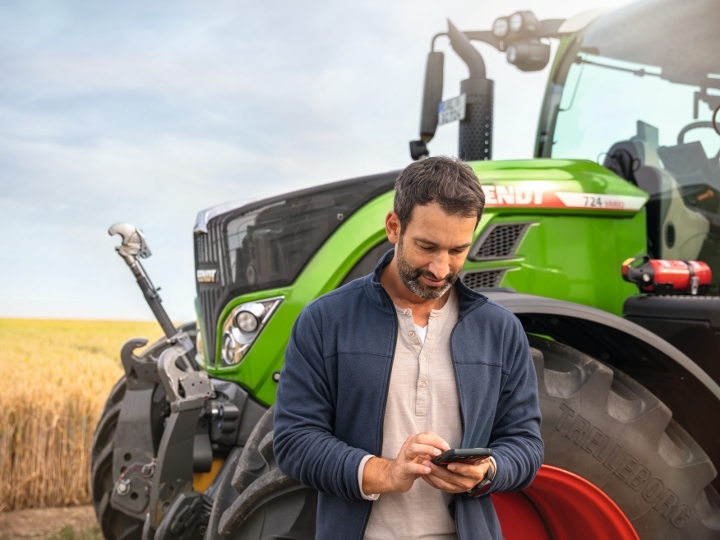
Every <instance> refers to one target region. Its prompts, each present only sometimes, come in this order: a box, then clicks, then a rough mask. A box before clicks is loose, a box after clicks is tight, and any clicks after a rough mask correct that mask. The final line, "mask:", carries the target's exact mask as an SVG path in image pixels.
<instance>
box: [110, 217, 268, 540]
mask: <svg viewBox="0 0 720 540" xmlns="http://www.w3.org/2000/svg"><path fill="white" fill-rule="evenodd" d="M108 232H109V233H110V234H111V235H112V234H119V235H121V237H122V244H121V245H120V246H118V247H117V248H116V249H117V251H118V253H119V254H120V255H121V257H122V258H123V259H124V260H125V262H126V263H127V265H128V266H129V267H130V269H131V270H132V272H133V274H134V275H135V277H136V278H137V281H138V285H139V286H140V288H141V290H142V291H143V295H144V296H145V298H146V300H147V302H148V304H149V305H150V308H151V309H152V311H153V313H154V314H155V316H156V317H157V319H158V322H159V323H160V325H161V327H162V328H163V331H164V332H165V335H166V339H164V340H161V341H159V342H158V343H155V344H154V345H152V346H151V347H149V348H148V349H146V350H145V351H143V353H142V354H140V355H139V356H137V355H135V354H134V351H135V350H136V349H138V348H140V347H143V346H145V345H146V344H147V340H146V339H138V338H135V339H131V340H129V341H128V342H127V343H126V344H125V345H124V346H123V348H122V351H121V359H122V363H123V368H124V370H125V376H126V379H127V390H126V393H125V396H124V398H123V402H122V409H121V411H120V414H119V417H118V423H117V428H116V431H115V437H114V443H115V444H114V449H113V462H112V479H113V481H114V486H113V489H112V494H111V498H110V505H111V506H112V508H113V509H114V510H115V511H118V512H122V513H123V514H125V515H127V516H129V517H131V518H135V519H137V520H139V521H142V522H144V526H143V532H142V538H143V539H144V540H150V539H154V540H163V539H170V538H172V539H178V540H185V539H191V538H202V537H203V536H204V534H205V531H206V528H207V523H208V520H209V516H210V510H211V508H212V492H213V486H211V487H210V488H209V489H208V490H207V491H206V492H205V493H200V492H198V491H196V490H194V489H193V473H195V472H209V471H210V470H211V467H212V461H213V457H214V455H218V456H222V455H224V454H225V453H227V451H228V450H229V449H230V448H232V447H235V446H238V445H240V446H242V445H243V444H244V443H245V441H246V440H247V437H248V436H249V434H250V430H252V427H253V426H254V424H255V423H256V421H257V420H258V419H259V418H260V416H261V415H262V414H263V412H264V408H263V407H262V406H260V405H259V404H257V403H255V402H254V401H252V400H249V399H248V397H249V396H248V394H247V393H246V392H245V391H243V390H242V389H241V388H240V387H239V386H237V385H235V384H232V383H228V382H226V381H220V380H215V381H211V380H210V378H209V377H208V375H207V373H206V372H205V371H202V370H200V368H199V367H198V365H197V363H196V362H195V352H196V351H195V346H194V343H193V340H192V339H191V336H190V335H189V334H188V332H187V331H183V330H187V328H186V327H185V328H183V329H180V330H177V329H176V328H175V327H174V325H173V324H172V322H171V321H170V318H169V317H168V315H167V313H166V312H165V310H164V308H163V307H162V305H161V300H160V296H159V295H158V293H157V289H156V288H155V287H154V286H153V284H152V282H151V281H150V279H149V278H148V277H147V274H146V273H145V270H144V269H143V267H142V265H141V264H140V261H139V260H138V257H143V258H145V257H148V256H149V255H150V251H149V249H148V247H147V244H146V243H145V239H144V237H143V235H142V232H141V231H140V230H138V229H136V228H135V227H133V226H132V225H129V224H127V223H118V224H115V225H113V226H112V227H111V228H110V230H109V231H108ZM159 385H161V388H158V386H159ZM162 391H164V392H162ZM159 392H162V393H164V396H165V400H166V403H167V405H166V406H165V408H164V409H165V410H164V411H163V412H162V413H161V414H162V416H165V419H164V427H162V428H161V429H162V436H161V437H160V441H159V444H158V443H157V442H155V441H156V440H157V438H158V437H157V435H156V434H154V433H153V425H154V424H155V423H156V422H153V418H152V416H153V409H154V407H153V406H154V401H153V400H154V399H155V401H157V399H158V397H157V396H158V395H159ZM155 410H157V407H155ZM220 476H221V475H218V477H220Z"/></svg>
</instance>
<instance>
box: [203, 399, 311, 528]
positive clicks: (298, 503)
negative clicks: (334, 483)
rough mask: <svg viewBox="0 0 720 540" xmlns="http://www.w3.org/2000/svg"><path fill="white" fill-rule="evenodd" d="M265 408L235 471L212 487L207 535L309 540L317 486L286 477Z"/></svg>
mask: <svg viewBox="0 0 720 540" xmlns="http://www.w3.org/2000/svg"><path fill="white" fill-rule="evenodd" d="M273 410H274V407H270V409H268V411H267V412H266V413H265V415H264V416H263V417H262V418H261V419H260V421H259V422H258V423H257V425H256V426H255V428H254V429H253V431H252V433H251V434H250V437H249V438H248V441H247V444H246V445H245V448H243V451H242V454H240V457H239V459H238V462H237V466H236V467H235V469H234V471H233V469H232V468H231V467H228V472H227V474H226V475H225V477H224V478H223V479H222V480H221V483H220V486H219V487H218V490H217V492H216V496H215V500H214V504H213V509H212V513H211V515H210V523H209V526H208V534H207V535H206V537H205V538H206V540H219V539H225V540H271V539H276V538H282V539H283V540H313V539H314V538H315V514H316V511H317V491H315V490H314V489H311V488H308V487H306V486H303V485H302V484H300V482H298V481H297V480H294V479H292V478H289V477H288V476H285V475H284V474H283V473H282V472H281V471H280V469H278V466H277V462H276V461H275V454H274V452H273Z"/></svg>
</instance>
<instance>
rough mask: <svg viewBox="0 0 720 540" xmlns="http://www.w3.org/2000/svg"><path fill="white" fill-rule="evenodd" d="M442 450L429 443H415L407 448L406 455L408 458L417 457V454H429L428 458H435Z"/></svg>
mask: <svg viewBox="0 0 720 540" xmlns="http://www.w3.org/2000/svg"><path fill="white" fill-rule="evenodd" d="M441 453H442V452H441V451H440V450H439V449H437V448H435V447H434V446H430V445H427V444H420V443H413V444H411V445H409V446H408V447H407V448H406V449H405V457H406V458H408V459H415V458H416V457H417V456H427V457H428V458H434V457H435V456H439V455H440V454H441Z"/></svg>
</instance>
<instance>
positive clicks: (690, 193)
mask: <svg viewBox="0 0 720 540" xmlns="http://www.w3.org/2000/svg"><path fill="white" fill-rule="evenodd" d="M716 10H717V4H716V2H714V1H712V0H697V1H695V2H669V1H667V0H652V1H650V0H646V1H644V2H639V3H637V4H633V5H631V6H628V7H626V8H624V9H621V10H618V11H615V12H612V13H610V14H608V15H605V16H603V17H601V18H600V19H598V20H597V21H595V22H594V23H592V24H591V25H590V26H589V27H588V28H587V29H586V30H585V31H584V33H582V34H580V35H578V36H577V37H576V38H575V40H574V41H573V42H572V43H571V44H570V45H569V46H568V48H567V49H566V51H565V52H564V55H563V58H562V60H561V61H560V63H559V64H558V66H557V68H556V70H555V73H554V78H553V80H552V81H551V83H550V86H549V92H548V99H547V101H546V112H545V119H546V123H545V127H544V128H543V127H541V132H540V137H539V141H538V155H540V156H547V157H554V158H572V159H589V160H592V161H596V162H598V163H600V164H602V165H604V166H605V167H607V168H609V169H610V170H612V171H613V172H615V173H617V174H618V175H620V176H622V177H624V178H625V179H626V180H628V181H629V182H632V183H634V184H636V185H638V187H640V188H641V189H644V190H645V191H647V192H648V193H649V194H650V201H649V203H648V205H647V216H648V250H649V251H650V253H651V255H653V256H654V257H658V258H665V259H681V260H687V259H697V260H703V261H705V262H708V263H709V264H710V265H711V267H712V269H713V273H714V274H715V275H714V276H713V277H714V279H713V283H714V287H713V289H714V292H717V290H718V289H717V284H718V282H719V281H720V167H719V166H718V160H719V159H720V134H718V133H717V132H716V130H715V128H714V126H713V123H712V118H713V114H714V112H715V111H716V110H717V109H718V108H720V56H719V55H718V54H717V51H718V50H719V48H720V32H717V31H716V24H715V22H716V20H717V16H716ZM717 116H718V121H720V114H718V115H717ZM717 127H718V129H720V126H717ZM629 255H631V254H629Z"/></svg>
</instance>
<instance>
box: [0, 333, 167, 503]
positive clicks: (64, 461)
mask: <svg viewBox="0 0 720 540" xmlns="http://www.w3.org/2000/svg"><path fill="white" fill-rule="evenodd" d="M161 334H162V332H161V330H160V327H159V325H158V324H157V323H155V322H114V321H70V320H31V319H0V512H2V511H8V510H20V509H24V508H43V507H50V506H70V505H76V504H87V503H89V501H90V490H89V483H90V462H89V461H90V447H91V444H92V436H93V431H94V429H95V425H96V423H97V421H98V417H99V415H100V411H101V410H102V407H103V404H104V403H105V399H106V397H107V395H108V392H109V391H110V389H111V388H112V387H113V385H114V384H115V382H116V381H117V380H118V379H119V378H120V376H121V375H122V373H123V371H122V367H121V363H120V347H121V346H122V344H123V343H124V342H125V341H126V340H127V339H129V338H131V337H146V338H148V339H150V342H151V343H152V341H154V340H155V339H157V338H158V337H160V335H161Z"/></svg>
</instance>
